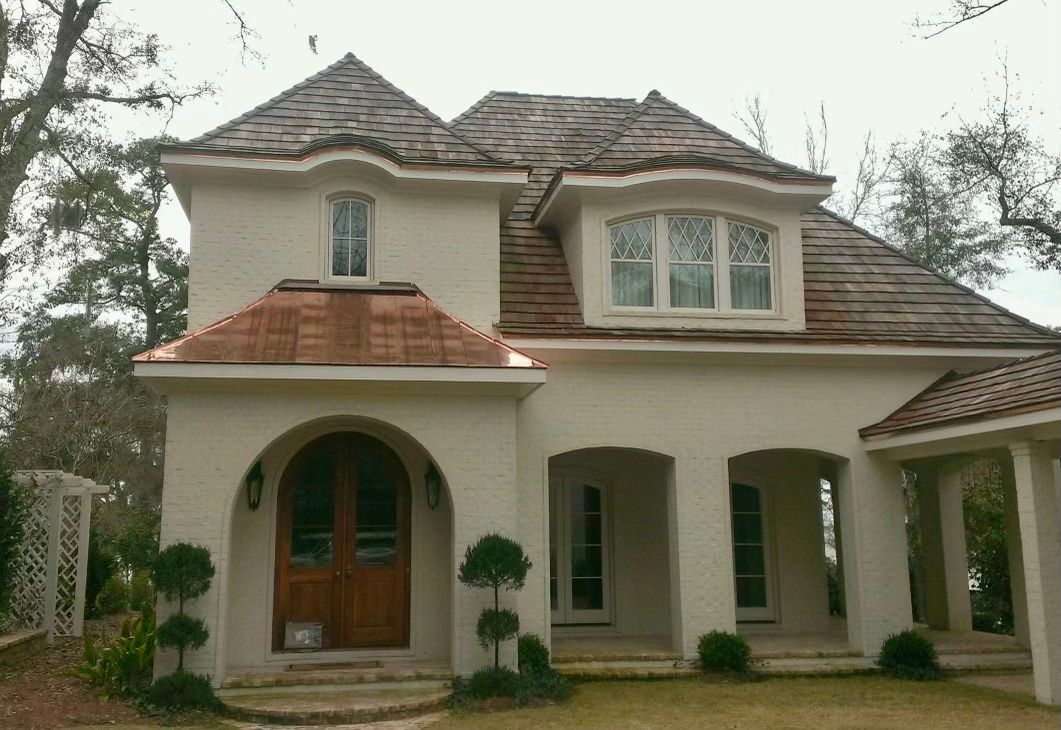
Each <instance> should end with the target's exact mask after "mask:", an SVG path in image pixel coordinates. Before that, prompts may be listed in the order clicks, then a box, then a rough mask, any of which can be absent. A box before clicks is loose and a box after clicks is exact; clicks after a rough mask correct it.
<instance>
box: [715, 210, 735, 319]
mask: <svg viewBox="0 0 1061 730" xmlns="http://www.w3.org/2000/svg"><path fill="white" fill-rule="evenodd" d="M715 231H716V232H717V235H716V236H715V277H716V280H715V291H717V292H718V302H717V306H718V311H720V312H728V311H730V309H731V308H730V304H729V221H728V220H726V219H725V218H724V217H722V216H718V217H717V218H716V219H715Z"/></svg>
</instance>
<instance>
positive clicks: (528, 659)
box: [516, 634, 553, 674]
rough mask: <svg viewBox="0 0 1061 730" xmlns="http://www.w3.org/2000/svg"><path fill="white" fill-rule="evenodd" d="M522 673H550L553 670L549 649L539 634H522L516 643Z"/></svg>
mask: <svg viewBox="0 0 1061 730" xmlns="http://www.w3.org/2000/svg"><path fill="white" fill-rule="evenodd" d="M516 647H517V649H518V656H519V673H520V674H548V673H550V672H552V669H553V667H552V664H551V663H550V661H549V649H548V647H546V646H545V642H544V641H542V639H541V637H540V636H538V635H537V634H520V637H519V640H518V642H517V644H516Z"/></svg>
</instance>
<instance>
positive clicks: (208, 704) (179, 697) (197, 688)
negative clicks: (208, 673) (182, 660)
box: [144, 669, 218, 711]
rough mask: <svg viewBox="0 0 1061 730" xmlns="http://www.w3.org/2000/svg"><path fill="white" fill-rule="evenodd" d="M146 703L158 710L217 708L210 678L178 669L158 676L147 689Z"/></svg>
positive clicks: (212, 709)
mask: <svg viewBox="0 0 1061 730" xmlns="http://www.w3.org/2000/svg"><path fill="white" fill-rule="evenodd" d="M144 698H145V699H146V700H147V702H148V704H150V705H151V706H152V707H155V708H158V709H160V710H170V711H172V710H211V711H214V710H217V708H218V701H217V696H216V695H215V694H214V690H213V688H212V687H211V686H210V679H209V678H208V677H205V676H203V675H201V674H192V673H191V672H186V671H184V670H183V669H178V670H177V671H176V672H174V673H173V674H167V675H166V676H165V677H159V678H158V679H157V680H155V682H154V683H153V684H152V685H151V686H150V687H149V688H148V689H147V692H146V693H145V697H144Z"/></svg>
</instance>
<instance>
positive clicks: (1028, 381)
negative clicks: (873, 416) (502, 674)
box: [859, 352, 1061, 437]
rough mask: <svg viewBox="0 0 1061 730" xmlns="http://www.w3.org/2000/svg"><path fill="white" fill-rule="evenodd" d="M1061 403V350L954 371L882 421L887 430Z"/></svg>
mask: <svg viewBox="0 0 1061 730" xmlns="http://www.w3.org/2000/svg"><path fill="white" fill-rule="evenodd" d="M1051 408H1061V352H1048V353H1046V354H1044V355H1038V356H1036V357H1029V358H1025V359H1023V360H1014V361H1012V362H1007V363H1004V364H1003V365H999V366H997V367H994V368H990V369H987V370H980V371H977V372H974V373H967V374H964V375H962V374H958V373H953V372H952V373H948V374H947V375H945V376H943V377H942V378H940V379H939V380H938V381H936V382H935V383H933V384H932V385H930V386H929V387H928V388H926V389H925V390H924V391H922V392H921V393H919V394H918V395H916V396H914V398H913V399H912V400H910V401H909V402H908V403H906V404H905V405H904V406H903V407H902V408H900V409H899V410H897V411H895V412H894V413H892V414H891V415H890V416H888V417H887V418H885V419H884V420H883V421H880V422H879V423H875V424H873V425H872V426H867V427H866V428H863V429H861V430H860V431H859V433H860V434H861V435H862V436H863V437H866V436H881V435H886V434H893V433H895V432H897V431H907V430H910V429H918V428H925V427H929V426H942V425H947V424H951V423H954V422H959V421H966V420H971V419H984V418H998V417H1000V416H1012V415H1017V414H1020V413H1029V412H1033V411H1043V410H1048V409H1051Z"/></svg>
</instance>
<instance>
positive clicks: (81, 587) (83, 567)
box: [71, 487, 92, 636]
mask: <svg viewBox="0 0 1061 730" xmlns="http://www.w3.org/2000/svg"><path fill="white" fill-rule="evenodd" d="M91 523H92V492H90V491H89V490H88V488H87V487H82V490H81V521H80V523H79V524H78V526H77V528H78V529H77V577H76V578H75V580H76V583H75V584H74V627H73V630H72V632H71V634H72V635H73V636H81V635H82V634H83V633H84V628H85V592H86V589H87V587H88V539H89V529H90V526H91Z"/></svg>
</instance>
